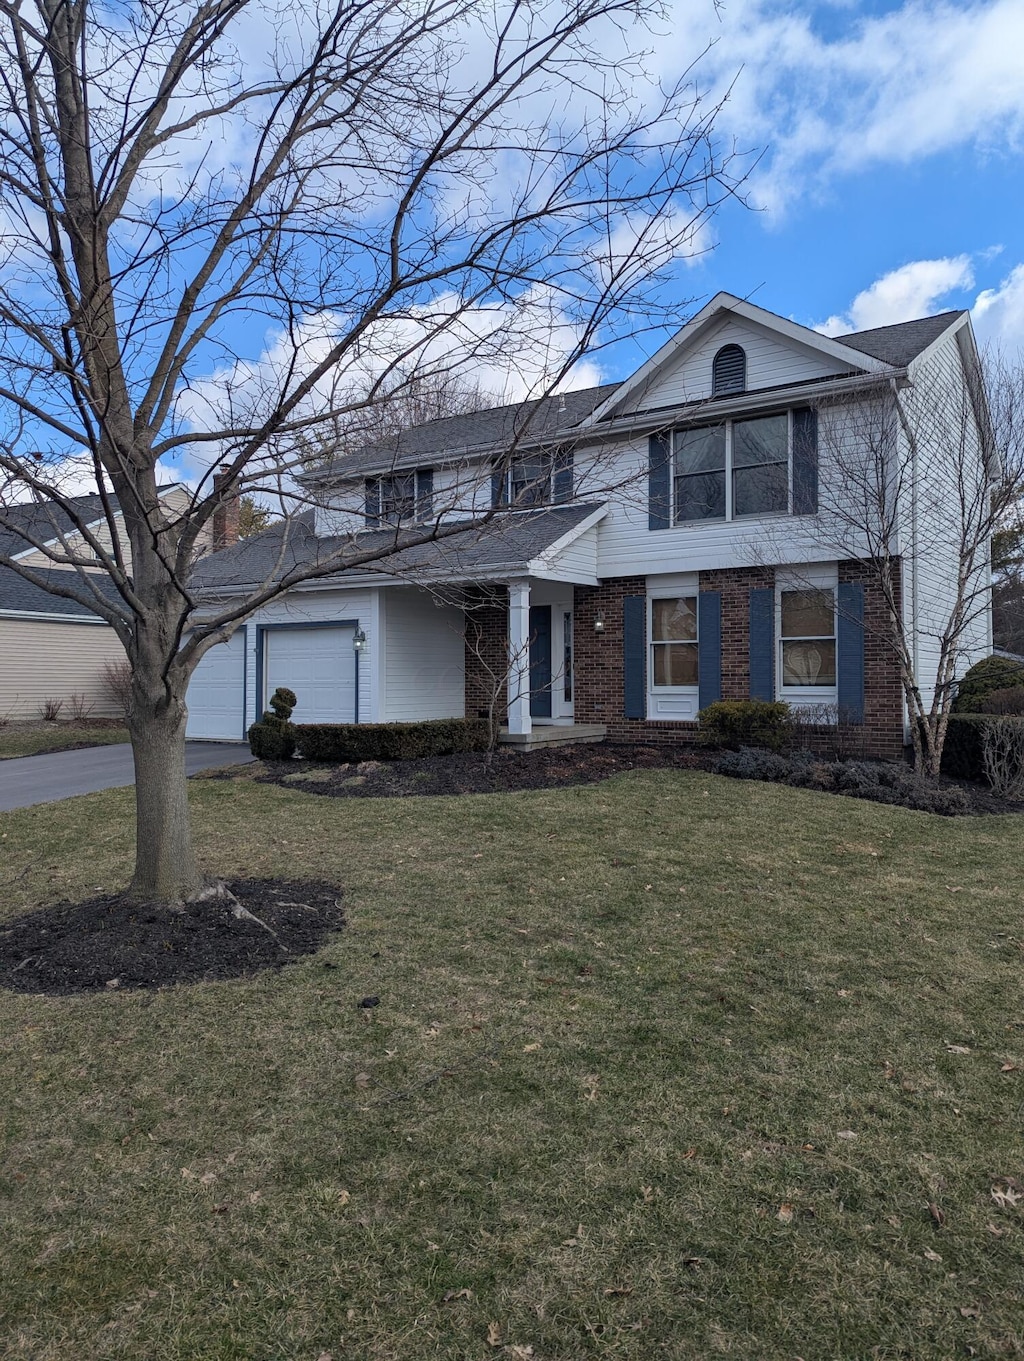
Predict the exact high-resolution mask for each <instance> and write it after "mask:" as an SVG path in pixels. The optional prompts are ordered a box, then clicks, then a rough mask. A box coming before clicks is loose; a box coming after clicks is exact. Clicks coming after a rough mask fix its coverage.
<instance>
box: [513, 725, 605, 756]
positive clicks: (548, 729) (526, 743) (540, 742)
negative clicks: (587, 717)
mask: <svg viewBox="0 0 1024 1361" xmlns="http://www.w3.org/2000/svg"><path fill="white" fill-rule="evenodd" d="M607 736H608V729H607V728H606V727H605V725H604V724H603V723H566V724H550V725H548V724H545V725H544V726H543V727H535V728H534V729H533V731H532V732H525V733H524V732H509V730H508V729H507V728H502V730H501V732H500V733H499V734H498V741H499V742H500V743H501V745H502V746H503V747H511V748H512V750H513V751H537V750H538V749H539V748H543V747H567V746H570V745H571V744H572V743H573V742H603V741H604V739H605V738H606V737H607Z"/></svg>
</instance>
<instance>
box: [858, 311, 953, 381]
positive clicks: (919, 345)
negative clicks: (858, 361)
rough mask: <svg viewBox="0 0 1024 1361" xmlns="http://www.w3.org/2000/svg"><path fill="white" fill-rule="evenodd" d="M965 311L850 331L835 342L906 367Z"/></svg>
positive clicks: (903, 367) (886, 362) (898, 366)
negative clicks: (865, 329)
mask: <svg viewBox="0 0 1024 1361" xmlns="http://www.w3.org/2000/svg"><path fill="white" fill-rule="evenodd" d="M964 315H965V312H964V311H963V310H960V311H958V312H937V313H936V314H935V316H934V317H919V318H918V319H917V320H916V321H900V322H896V323H895V324H894V325H892V326H875V327H873V328H872V329H871V330H870V331H851V332H850V333H849V335H845V336H836V337H835V339H836V340H838V341H839V342H840V344H842V345H846V346H847V347H848V348H849V349H851V350H860V351H861V353H862V354H870V355H872V356H873V357H874V358H875V359H880V360H881V361H882V362H883V364H893V365H895V366H896V367H897V368H901V369H905V368H906V366H907V365H908V364H909V363H910V362H911V361H912V360H914V359H916V358H917V356H918V355H919V354H920V353H921V352H922V351H923V350H926V349H927V348H928V346H929V345H931V344H932V342H933V341H935V340H937V339H938V338H939V336H940V335H942V333H943V331H945V330H947V329H948V328H949V327H950V326H952V324H953V322H954V321H958V320H959V318H960V317H962V316H964Z"/></svg>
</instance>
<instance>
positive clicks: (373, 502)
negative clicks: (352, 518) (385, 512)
mask: <svg viewBox="0 0 1024 1361" xmlns="http://www.w3.org/2000/svg"><path fill="white" fill-rule="evenodd" d="M363 511H364V514H365V519H366V528H367V529H377V528H378V527H379V526H380V483H379V481H378V480H377V478H375V477H368V478H367V479H366V486H365V490H364V494H363Z"/></svg>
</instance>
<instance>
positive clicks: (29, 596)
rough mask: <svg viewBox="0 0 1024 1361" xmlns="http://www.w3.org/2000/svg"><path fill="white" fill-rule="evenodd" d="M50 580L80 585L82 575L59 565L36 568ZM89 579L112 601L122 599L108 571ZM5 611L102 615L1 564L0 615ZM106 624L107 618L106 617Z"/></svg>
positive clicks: (79, 616) (71, 615) (83, 615)
mask: <svg viewBox="0 0 1024 1361" xmlns="http://www.w3.org/2000/svg"><path fill="white" fill-rule="evenodd" d="M36 570H38V571H39V572H40V575H41V576H43V577H45V578H46V579H47V580H50V579H51V578H52V579H53V581H54V583H55V584H56V585H58V586H59V585H62V584H64V583H67V582H70V583H72V584H75V585H78V584H79V583H80V580H81V578H80V577H79V575H78V573H77V572H75V571H73V570H72V571H69V570H67V569H61V568H58V567H52V568H42V569H36ZM90 580H91V581H93V582H95V584H96V586H97V588H98V589H99V590H100V591H101V592H102V594H103V595H105V596H107V597H109V598H110V600H111V601H114V600H117V601H120V599H121V597H120V595H119V594H118V591H117V587H116V586H115V585H114V583H113V582H112V581H111V580H110V578H109V577H108V576H107V575H106V573H99V572H97V573H93V574H91V575H90ZM3 614H59V615H64V616H66V617H68V618H75V619H92V620H97V621H99V620H100V618H101V616H100V615H98V614H97V613H96V612H95V610H90V609H88V608H87V607H86V606H85V605H81V604H79V602H78V601H77V600H68V599H67V597H66V596H62V595H53V594H52V593H51V592H50V591H47V590H46V589H45V588H44V587H42V586H37V585H36V584H35V582H32V581H26V580H25V578H24V577H23V576H19V575H18V573H17V572H16V571H15V570H14V568H13V567H0V615H3ZM103 622H104V623H106V620H103Z"/></svg>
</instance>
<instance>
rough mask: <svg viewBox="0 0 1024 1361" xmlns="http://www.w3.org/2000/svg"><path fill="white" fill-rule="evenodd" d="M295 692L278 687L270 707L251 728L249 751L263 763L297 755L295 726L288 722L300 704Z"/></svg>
mask: <svg viewBox="0 0 1024 1361" xmlns="http://www.w3.org/2000/svg"><path fill="white" fill-rule="evenodd" d="M298 702H299V701H298V699H297V698H296V696H295V691H294V690H289V689H288V688H287V687H286V686H283V685H282V686H278V688H277V689H276V690H275V691H274V693H273V694H272V695H271V696H270V708H269V709H268V710H267V711H266V713H265V714H264V715H263V717H262V719H261V720H260V721H259V723H254V724H253V725H252V727H251V728H250V729H249V750H250V751H251V752H252V754H253V756H255V757H257V758H258V759H259V760H261V761H287V760H289V759H290V758H291V757H292V756H294V755H295V731H296V729H295V724H294V723H290V722H289V721H288V720H289V719H290V718H291V716H292V710H293V709H294V708H295V706H296V704H298Z"/></svg>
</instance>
